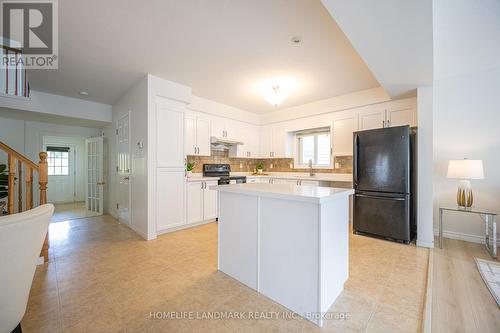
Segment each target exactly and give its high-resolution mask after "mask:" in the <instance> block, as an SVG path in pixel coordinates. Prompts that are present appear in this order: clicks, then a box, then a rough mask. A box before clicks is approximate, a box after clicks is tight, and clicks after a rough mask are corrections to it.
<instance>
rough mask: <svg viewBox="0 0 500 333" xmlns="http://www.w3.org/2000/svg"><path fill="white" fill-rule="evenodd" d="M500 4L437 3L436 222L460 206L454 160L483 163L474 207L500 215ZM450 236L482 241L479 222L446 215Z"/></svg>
mask: <svg viewBox="0 0 500 333" xmlns="http://www.w3.org/2000/svg"><path fill="white" fill-rule="evenodd" d="M499 18H500V2H499V1H498V0H482V1H479V2H478V1H473V0H436V1H434V27H435V28H434V62H435V73H436V75H435V82H434V189H435V195H434V222H435V227H436V228H437V222H438V210H437V208H438V206H440V205H443V204H445V203H447V202H448V203H452V204H453V203H454V202H455V193H456V188H457V184H458V180H453V179H447V178H446V171H447V163H448V160H450V159H461V158H464V157H467V158H470V159H482V160H483V163H484V172H485V180H476V181H472V186H473V189H474V194H475V204H476V205H477V206H479V207H485V208H489V209H491V210H493V211H497V212H499V211H500V173H499V172H498V166H499V165H500V131H499V129H498V124H499V123H500V109H499V106H500V94H499V92H500V57H499V54H500V38H499V36H500V19H499ZM444 229H445V235H447V236H449V237H455V238H463V239H467V240H471V241H480V240H481V238H480V236H481V235H482V234H483V228H482V223H481V220H480V219H479V218H478V217H474V216H468V215H463V214H447V215H446V216H445V224H444Z"/></svg>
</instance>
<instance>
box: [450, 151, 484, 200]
mask: <svg viewBox="0 0 500 333" xmlns="http://www.w3.org/2000/svg"><path fill="white" fill-rule="evenodd" d="M448 178H455V179H460V184H459V185H458V190H457V204H458V206H459V207H461V208H469V207H472V203H473V201H474V197H473V195H472V187H471V184H470V180H471V179H484V171H483V161H482V160H468V159H463V160H450V161H449V162H448Z"/></svg>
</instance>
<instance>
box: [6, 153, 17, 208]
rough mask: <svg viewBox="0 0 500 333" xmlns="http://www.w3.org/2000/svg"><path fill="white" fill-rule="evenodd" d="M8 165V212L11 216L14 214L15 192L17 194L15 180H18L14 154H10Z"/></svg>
mask: <svg viewBox="0 0 500 333" xmlns="http://www.w3.org/2000/svg"><path fill="white" fill-rule="evenodd" d="M8 164H9V174H8V184H9V185H8V186H9V190H8V191H9V192H8V194H9V196H8V200H7V212H8V213H9V214H14V192H15V188H14V186H15V178H16V158H15V157H14V156H13V155H12V154H8Z"/></svg>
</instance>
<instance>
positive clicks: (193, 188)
mask: <svg viewBox="0 0 500 333" xmlns="http://www.w3.org/2000/svg"><path fill="white" fill-rule="evenodd" d="M186 194H187V195H186V206H187V223H196V222H200V221H201V220H203V182H187V186H186Z"/></svg>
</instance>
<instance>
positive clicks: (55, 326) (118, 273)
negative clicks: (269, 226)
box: [22, 216, 428, 333]
mask: <svg viewBox="0 0 500 333" xmlns="http://www.w3.org/2000/svg"><path fill="white" fill-rule="evenodd" d="M50 235H51V236H50V242H51V254H50V260H51V262H50V263H49V264H46V265H43V266H39V267H38V268H37V271H36V274H35V278H34V281H33V287H32V290H31V294H30V299H29V304H28V308H27V313H26V315H25V317H24V319H23V322H22V326H23V329H24V331H25V332H28V333H29V332H51V333H52V332H362V331H363V332H416V331H419V330H420V327H421V320H422V313H423V312H422V311H423V303H424V294H425V287H426V286H425V283H426V271H427V264H428V250H426V249H421V248H416V247H414V246H405V245H401V244H396V243H391V242H386V241H382V240H375V239H371V238H366V237H362V236H354V235H353V236H351V239H350V241H351V243H350V250H351V251H350V278H349V280H348V281H347V283H346V285H345V290H344V291H343V293H342V294H341V295H340V297H339V298H338V299H337V301H336V302H335V304H334V305H333V306H332V308H331V309H330V311H331V312H338V313H347V315H348V319H347V320H338V319H331V320H328V321H327V322H326V324H325V326H324V327H323V328H322V329H320V328H318V327H316V326H315V325H313V324H311V323H310V322H308V321H306V320H303V319H283V318H280V319H260V320H255V319H245V320H238V319H231V320H189V319H185V320H177V319H170V320H163V319H151V318H150V312H169V311H193V312H198V314H199V315H200V314H202V313H203V311H207V312H211V313H221V312H222V311H244V312H246V315H248V312H251V311H258V312H259V313H260V312H262V311H276V312H279V313H281V314H283V313H286V309H284V308H283V307H281V306H279V305H277V304H276V303H274V302H272V301H271V300H269V299H267V298H266V297H263V296H261V295H259V294H258V293H256V292H255V291H252V290H250V289H249V288H247V287H245V286H243V285H241V284H240V283H238V282H237V281H235V280H233V279H231V278H229V277H228V276H226V275H224V274H223V273H220V272H218V271H217V265H216V262H217V227H216V224H215V223H212V224H208V225H204V226H200V227H197V228H192V229H188V230H184V231H179V232H175V233H170V234H166V235H162V236H160V237H159V238H158V239H157V240H154V241H149V242H146V241H143V240H141V239H140V238H139V237H138V236H137V235H136V234H135V233H134V232H132V231H131V230H130V229H128V228H126V227H124V226H122V225H120V224H118V223H117V222H116V220H114V219H113V218H111V217H109V216H102V217H97V218H85V219H79V220H73V221H67V222H59V223H53V224H51V234H50Z"/></svg>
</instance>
